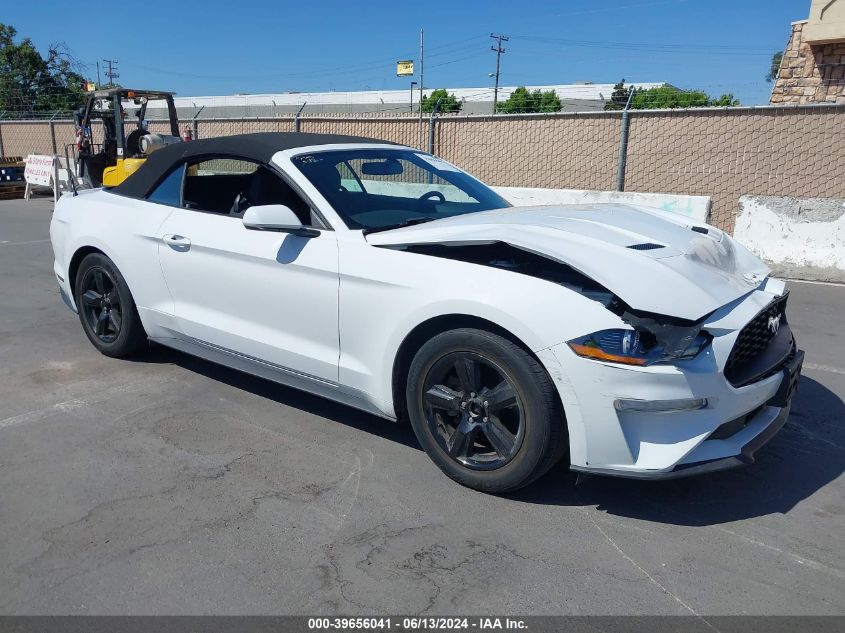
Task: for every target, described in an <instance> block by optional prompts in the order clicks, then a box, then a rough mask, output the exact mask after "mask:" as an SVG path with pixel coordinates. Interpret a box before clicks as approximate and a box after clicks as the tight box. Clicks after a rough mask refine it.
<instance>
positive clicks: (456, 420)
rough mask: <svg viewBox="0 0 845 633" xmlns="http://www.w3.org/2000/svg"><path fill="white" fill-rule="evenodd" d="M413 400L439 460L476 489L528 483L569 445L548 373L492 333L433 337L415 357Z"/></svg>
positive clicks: (421, 435) (418, 430) (428, 447)
mask: <svg viewBox="0 0 845 633" xmlns="http://www.w3.org/2000/svg"><path fill="white" fill-rule="evenodd" d="M406 398H407V400H406V401H407V403H408V417H409V418H410V421H411V425H412V427H413V429H414V433H415V434H416V436H417V439H418V440H419V442H420V444H421V445H422V447H423V449H424V450H425V451H426V453H428V455H429V457H431V459H432V461H434V463H435V464H437V466H438V467H439V468H440V469H441V470H442V471H443V472H444V473H445V474H446V475H448V476H449V477H451V478H452V479H454V480H455V481H457V482H458V483H460V484H463V485H464V486H468V487H470V488H474V489H476V490H480V491H483V492H492V493H502V492H508V491H512V490H516V489H518V488H521V487H523V486H526V485H528V484H529V483H531V482H532V481H534V480H535V479H537V478H538V477H540V476H541V475H542V474H544V473H545V472H546V471H547V470H549V469H550V468H551V467H552V466H553V465H554V464H555V462H556V461H557V460H558V459H559V458H560V456H561V454H562V451H563V450H564V439H565V436H566V434H565V431H564V429H565V424H566V423H565V420H564V417H563V414H562V412H561V411H560V406H559V404H558V400H557V398H556V396H555V390H554V385H553V384H552V382H551V379H550V378H549V376H548V374H547V373H546V370H545V369H544V368H543V366H542V365H540V363H539V362H538V361H537V360H536V359H535V358H534V357H533V356H531V354H529V353H528V352H526V351H525V350H524V349H522V348H521V347H519V346H518V345H516V344H514V343H513V342H512V341H509V340H508V339H506V338H504V337H502V336H499V335H497V334H493V333H491V332H486V331H484V330H477V329H470V328H462V329H457V330H451V331H449V332H444V333H442V334H439V335H437V336H435V337H433V338H432V339H430V340H429V341H428V342H426V343H425V344H424V345H423V346H422V347H421V348H420V350H419V351H418V352H417V354H416V355H415V356H414V359H413V361H412V362H411V367H410V370H409V373H408V381H407V389H406Z"/></svg>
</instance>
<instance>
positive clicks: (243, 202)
mask: <svg viewBox="0 0 845 633" xmlns="http://www.w3.org/2000/svg"><path fill="white" fill-rule="evenodd" d="M250 206H252V205H251V204H250V202H249V198H247V197H246V194H245V193H244V192H243V191H242V192H240V193H239V194H238V195H237V196H235V203H234V204H233V205H232V211H231V213H232V214H233V215H242V214H243V212H244V211H246V210H247V209H249V207H250Z"/></svg>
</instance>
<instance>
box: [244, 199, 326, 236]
mask: <svg viewBox="0 0 845 633" xmlns="http://www.w3.org/2000/svg"><path fill="white" fill-rule="evenodd" d="M243 224H244V226H245V227H246V228H248V229H250V230H252V231H276V232H277V233H290V234H292V235H299V236H300V237H316V236H318V235H319V234H320V231H318V230H317V229H312V228H311V227H308V226H304V225H303V224H302V222H300V221H299V218H298V217H296V214H295V213H294V212H293V211H292V210H291V208H290V207H286V206H285V205H283V204H261V205H257V206H254V207H249V208H248V209H247V210H246V211H245V212H244V217H243Z"/></svg>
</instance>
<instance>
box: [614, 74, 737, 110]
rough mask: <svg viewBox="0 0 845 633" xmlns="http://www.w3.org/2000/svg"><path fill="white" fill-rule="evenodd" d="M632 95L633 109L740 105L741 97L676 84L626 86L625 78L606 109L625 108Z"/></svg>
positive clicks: (617, 86) (615, 89) (615, 87)
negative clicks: (686, 88)
mask: <svg viewBox="0 0 845 633" xmlns="http://www.w3.org/2000/svg"><path fill="white" fill-rule="evenodd" d="M631 93H633V97H631V109H632V110H665V109H672V108H707V107H725V108H726V107H730V106H738V105H739V99H736V98H734V96H733V95H732V94H730V93H728V94H723V95H721V96H720V97H711V96H710V95H708V94H707V93H706V92H704V91H703V90H681V89H680V88H675V87H674V86H659V87H657V88H650V89H648V90H642V89H639V90H638V89H635V88H634V87H633V86H630V87H625V80H624V79H623V80H622V81H620V82H619V83H618V84H616V85H615V86H614V87H613V94H612V95H611V97H610V101H608V102H607V103H605V104H604V109H605V110H623V109H624V108H625V104H626V103H628V97H629V96H630V95H631Z"/></svg>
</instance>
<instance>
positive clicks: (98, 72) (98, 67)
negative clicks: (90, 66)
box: [97, 62, 103, 90]
mask: <svg viewBox="0 0 845 633" xmlns="http://www.w3.org/2000/svg"><path fill="white" fill-rule="evenodd" d="M101 83H103V82H102V81H100V62H97V90H99V89H100V84H101Z"/></svg>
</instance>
